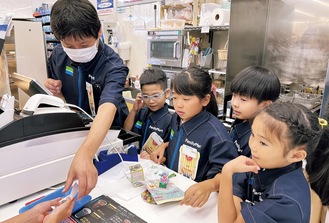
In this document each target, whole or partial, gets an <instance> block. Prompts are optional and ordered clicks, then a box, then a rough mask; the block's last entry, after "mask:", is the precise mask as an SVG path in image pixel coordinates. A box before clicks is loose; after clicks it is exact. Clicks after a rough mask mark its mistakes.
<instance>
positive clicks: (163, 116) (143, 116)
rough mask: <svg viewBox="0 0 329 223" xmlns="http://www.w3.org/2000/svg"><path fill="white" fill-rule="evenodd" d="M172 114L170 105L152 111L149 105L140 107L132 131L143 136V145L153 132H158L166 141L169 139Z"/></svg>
mask: <svg viewBox="0 0 329 223" xmlns="http://www.w3.org/2000/svg"><path fill="white" fill-rule="evenodd" d="M170 122H171V115H170V113H169V111H168V105H167V104H164V106H163V107H162V108H161V109H159V110H157V111H155V112H152V111H151V110H150V109H149V108H148V107H147V106H144V107H143V108H141V109H139V110H138V111H137V114H136V116H135V121H134V123H135V124H134V126H133V128H132V131H133V132H135V133H137V134H140V135H141V136H142V146H143V145H144V143H145V142H146V140H147V139H148V137H149V136H150V134H151V133H152V132H156V133H157V134H158V135H159V136H160V137H161V138H162V139H163V140H164V142H167V141H168V140H169V132H170Z"/></svg>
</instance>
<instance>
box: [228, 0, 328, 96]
mask: <svg viewBox="0 0 329 223" xmlns="http://www.w3.org/2000/svg"><path fill="white" fill-rule="evenodd" d="M328 6H329V0H322V1H315V0H298V1H297V0H231V18H230V28H229V46H228V62H227V73H226V86H225V96H227V98H226V100H229V97H230V95H231V92H230V82H231V81H232V79H233V78H234V76H235V75H236V74H237V73H238V72H239V71H240V70H241V69H243V68H245V67H247V66H250V65H260V66H265V67H267V68H269V69H270V70H272V71H273V72H275V73H276V74H277V75H278V76H279V79H280V81H281V82H288V81H289V82H292V84H291V85H290V87H291V90H294V91H300V92H301V91H303V89H302V88H303V87H302V86H306V87H315V88H317V87H318V88H320V89H322V88H323V87H324V79H325V76H326V73H327V68H328V58H329V45H328V33H329V23H328V21H329V16H328V13H327V12H328ZM306 99H307V98H306Z"/></svg>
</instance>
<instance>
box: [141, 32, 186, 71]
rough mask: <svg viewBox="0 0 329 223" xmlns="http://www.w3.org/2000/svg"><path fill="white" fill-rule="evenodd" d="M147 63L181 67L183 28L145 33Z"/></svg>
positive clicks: (183, 41)
mask: <svg viewBox="0 0 329 223" xmlns="http://www.w3.org/2000/svg"><path fill="white" fill-rule="evenodd" d="M147 34H148V35H147V63H148V64H150V65H155V66H164V67H180V68H181V67H182V61H183V50H184V44H185V38H186V37H185V32H184V30H156V31H148V33H147Z"/></svg>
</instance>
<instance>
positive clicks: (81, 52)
mask: <svg viewBox="0 0 329 223" xmlns="http://www.w3.org/2000/svg"><path fill="white" fill-rule="evenodd" d="M96 43H97V41H96ZM96 43H95V45H93V46H91V47H87V48H81V49H71V48H66V47H64V46H63V50H64V51H65V53H66V54H67V56H68V57H70V59H71V60H73V61H74V62H78V63H87V62H89V61H91V60H92V59H94V57H95V56H96V54H97V51H98V50H97V47H96Z"/></svg>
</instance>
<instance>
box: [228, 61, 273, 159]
mask: <svg viewBox="0 0 329 223" xmlns="http://www.w3.org/2000/svg"><path fill="white" fill-rule="evenodd" d="M231 92H232V94H233V95H232V99H231V104H232V109H233V112H234V115H235V118H236V119H235V121H234V122H233V124H232V128H231V131H230V135H231V138H232V140H233V142H234V144H235V146H236V147H237V150H238V153H239V155H244V156H248V157H249V156H250V148H249V145H248V141H249V137H250V125H251V122H252V120H253V119H254V118H255V116H256V115H257V113H258V112H259V111H261V110H262V109H263V108H265V107H266V106H268V105H269V104H271V103H272V102H273V101H275V100H276V99H278V98H279V95H280V81H279V79H278V77H277V76H276V75H275V74H274V73H272V72H271V71H269V70H268V69H266V68H264V67H259V66H249V67H247V68H245V69H243V70H242V71H240V72H239V73H238V74H237V75H236V76H235V77H234V78H233V80H232V82H231Z"/></svg>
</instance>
